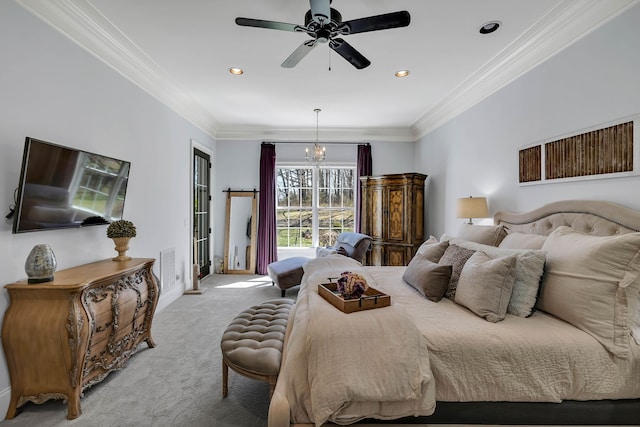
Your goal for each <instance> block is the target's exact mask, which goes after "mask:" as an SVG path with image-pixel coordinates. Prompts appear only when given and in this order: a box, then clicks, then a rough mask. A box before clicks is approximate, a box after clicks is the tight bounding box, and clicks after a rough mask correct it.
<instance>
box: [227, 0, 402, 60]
mask: <svg viewBox="0 0 640 427" xmlns="http://www.w3.org/2000/svg"><path fill="white" fill-rule="evenodd" d="M309 3H310V6H311V8H310V9H309V10H308V11H307V13H306V14H305V19H304V25H296V24H289V23H285V22H276V21H265V20H262V19H253V18H242V17H238V18H236V24H238V25H240V26H244V27H256V28H267V29H271V30H280V31H291V32H302V33H306V34H307V35H309V36H310V37H312V38H311V40H306V41H305V42H303V43H302V44H301V45H300V46H299V47H298V48H297V49H296V50H294V51H293V53H292V54H291V55H289V57H288V58H287V59H285V60H284V62H283V63H282V64H281V66H282V67H284V68H293V67H295V66H296V65H297V64H298V63H299V62H300V61H301V60H302V59H303V58H304V57H305V56H306V55H307V54H308V53H309V52H311V50H313V48H314V47H316V46H317V45H318V43H327V44H328V45H329V47H330V48H331V49H333V50H334V51H335V52H336V53H337V54H338V55H340V56H342V57H343V58H344V59H345V60H346V61H348V62H349V63H350V64H351V65H353V66H354V67H355V68H357V69H359V70H360V69H363V68H366V67H368V66H369V65H371V62H370V61H369V60H368V59H367V58H365V57H364V55H362V54H361V53H360V52H358V51H357V50H356V49H355V48H354V47H353V46H351V45H350V44H349V43H347V42H346V41H345V40H344V39H343V38H341V37H339V36H348V35H350V34H357V33H364V32H368V31H379V30H388V29H391V28H400V27H406V26H408V25H409V23H410V22H411V15H410V14H409V12H407V11H406V10H402V11H399V12H391V13H385V14H382V15H374V16H369V17H366V18H359V19H352V20H350V21H342V15H341V14H340V12H338V11H337V10H336V9H334V8H332V7H331V6H330V5H331V0H309Z"/></svg>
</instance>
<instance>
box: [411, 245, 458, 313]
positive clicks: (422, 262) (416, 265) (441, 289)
mask: <svg viewBox="0 0 640 427" xmlns="http://www.w3.org/2000/svg"><path fill="white" fill-rule="evenodd" d="M450 279H451V266H450V265H440V264H438V263H435V262H431V261H429V259H428V258H427V257H426V256H424V255H422V254H416V256H414V257H413V259H412V260H411V262H409V265H408V266H407V269H406V270H405V272H404V274H403V275H402V280H404V281H405V282H407V283H408V284H409V285H411V287H413V288H415V289H416V290H417V291H418V292H420V293H421V294H422V295H424V296H425V297H427V298H428V299H430V300H431V301H436V302H437V301H440V300H441V299H442V297H443V296H444V293H445V292H446V290H447V288H448V287H449V280H450Z"/></svg>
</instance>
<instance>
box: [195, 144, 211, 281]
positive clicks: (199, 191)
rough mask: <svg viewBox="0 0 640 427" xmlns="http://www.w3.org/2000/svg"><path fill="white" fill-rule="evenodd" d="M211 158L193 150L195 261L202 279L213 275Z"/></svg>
mask: <svg viewBox="0 0 640 427" xmlns="http://www.w3.org/2000/svg"><path fill="white" fill-rule="evenodd" d="M210 175H211V158H210V157H209V155H208V154H206V153H203V152H202V151H200V150H198V149H197V148H194V149H193V228H194V229H193V259H194V262H195V263H197V264H198V265H199V266H200V278H203V277H205V276H208V275H209V274H210V273H211V253H210V250H211V249H210V247H211V244H210V241H211V222H210V206H211V193H210V188H209V187H210Z"/></svg>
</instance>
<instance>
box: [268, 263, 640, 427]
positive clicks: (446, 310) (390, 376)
mask: <svg viewBox="0 0 640 427" xmlns="http://www.w3.org/2000/svg"><path fill="white" fill-rule="evenodd" d="M405 268H406V267H361V266H360V265H359V264H358V263H357V262H354V261H352V260H350V259H348V258H345V257H340V256H330V257H327V258H317V259H314V260H311V261H309V262H308V263H307V264H306V265H305V276H304V278H303V283H302V285H301V288H300V291H299V294H298V301H297V304H296V309H295V322H294V324H293V326H292V329H291V331H290V335H289V338H288V345H287V348H286V354H285V358H286V369H285V370H283V371H282V372H281V373H280V377H279V379H278V383H279V384H280V383H281V382H284V386H285V387H278V389H279V390H285V393H286V399H287V400H288V403H289V405H290V409H291V414H290V415H291V421H292V422H296V423H309V422H311V423H315V424H316V425H320V424H321V423H323V422H324V421H326V420H330V421H333V422H335V423H338V424H348V423H352V422H354V421H356V420H358V419H362V418H363V417H373V418H380V419H392V418H398V417H401V416H408V415H428V414H430V413H432V411H433V409H434V405H435V400H439V401H518V402H526V401H541V402H560V401H562V400H597V399H621V398H638V397H640V381H638V378H640V350H639V349H640V347H639V346H637V345H635V344H634V345H632V346H631V348H632V353H633V354H632V357H631V358H629V359H626V360H625V359H620V358H615V357H613V356H611V355H610V353H608V352H607V351H606V350H605V349H604V347H603V346H602V345H600V344H599V343H598V342H597V341H596V340H595V339H593V338H592V337H591V336H590V335H588V334H587V333H585V332H583V331H581V330H579V329H577V328H575V327H573V326H571V325H570V324H568V323H566V322H564V321H562V320H559V319H557V318H555V317H553V316H550V315H547V314H544V313H542V312H540V311H537V312H535V313H534V314H533V315H532V316H531V317H529V318H521V317H516V316H511V315H507V317H506V319H504V320H503V321H501V322H498V323H491V322H487V321H486V320H484V319H482V318H480V317H478V316H476V315H475V314H473V313H472V312H471V311H469V310H467V309H465V308H464V307H461V306H459V305H457V304H455V303H454V302H452V301H450V300H448V299H446V298H445V299H443V300H442V301H440V302H437V303H436V302H432V301H429V300H427V299H426V298H424V297H422V296H421V295H419V294H418V293H417V292H416V291H415V290H414V289H413V288H411V287H409V286H408V285H407V284H405V283H404V282H403V281H402V274H403V272H404V270H405ZM345 270H349V271H353V272H358V273H359V274H363V275H364V276H365V278H366V279H367V281H368V283H369V285H370V286H373V287H374V288H376V289H378V290H381V291H383V292H385V293H387V294H389V295H391V307H386V308H381V309H374V310H368V311H364V312H359V313H351V314H343V313H341V312H340V311H339V310H337V309H336V308H334V307H333V306H331V305H330V304H329V303H327V302H326V301H324V300H323V299H322V297H320V296H319V295H318V294H317V284H319V283H324V282H326V281H327V280H326V279H327V277H336V276H339V274H340V273H341V272H343V271H345ZM347 322H348V323H347ZM346 325H348V327H346ZM416 331H419V333H418V334H416V333H415V332H416ZM313 337H315V338H313ZM359 338H361V339H359ZM630 339H631V338H630ZM425 345H426V349H425V347H424V346H425ZM343 346H346V347H355V348H356V349H357V351H356V352H355V353H354V354H356V355H358V357H357V358H356V359H344V358H343V357H346V356H345V355H346V352H343V351H342V350H341V348H343ZM418 354H420V355H422V356H421V357H417V356H416V355H418ZM396 366H397V367H398V369H397V370H392V369H391V368H395V367H396ZM343 368H344V369H343ZM372 373H375V374H372ZM401 373H402V375H403V376H399V375H400V374H401ZM383 385H384V386H385V387H388V388H384V387H382V386H383ZM278 389H277V390H278ZM407 399H408V400H407Z"/></svg>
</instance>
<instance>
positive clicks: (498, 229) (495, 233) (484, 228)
mask: <svg viewBox="0 0 640 427" xmlns="http://www.w3.org/2000/svg"><path fill="white" fill-rule="evenodd" d="M506 235H507V229H506V228H505V227H504V226H502V225H474V224H462V227H461V228H460V233H458V239H462V240H468V241H469V242H476V243H482V244H483V245H489V246H498V245H499V244H500V242H502V239H504V237H505V236H506Z"/></svg>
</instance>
